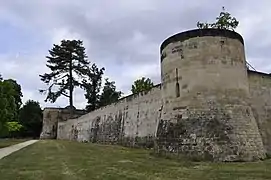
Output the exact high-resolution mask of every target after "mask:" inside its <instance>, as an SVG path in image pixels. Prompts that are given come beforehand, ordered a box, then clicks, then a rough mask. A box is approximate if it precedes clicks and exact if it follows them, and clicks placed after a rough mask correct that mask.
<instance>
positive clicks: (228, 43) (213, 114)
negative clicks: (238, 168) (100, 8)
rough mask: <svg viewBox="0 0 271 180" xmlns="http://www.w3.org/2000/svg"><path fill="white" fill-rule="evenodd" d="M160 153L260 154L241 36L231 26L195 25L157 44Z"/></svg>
mask: <svg viewBox="0 0 271 180" xmlns="http://www.w3.org/2000/svg"><path fill="white" fill-rule="evenodd" d="M160 51H161V76H162V100H163V115H162V117H161V120H160V123H159V126H158V130H157V141H156V148H155V149H156V152H158V153H160V154H168V153H170V154H175V155H181V154H184V155H188V156H191V157H193V158H197V159H209V160H210V159H212V160H215V161H252V160H258V159H262V158H264V157H265V152H264V148H263V143H262V139H261V136H260V134H259V131H258V128H257V124H256V121H255V118H254V116H253V113H252V111H251V108H250V106H249V104H248V102H249V98H250V97H249V86H248V79H247V68H246V61H245V50H244V41H243V38H242V37H241V35H239V34H238V33H236V32H233V31H229V30H221V29H196V30H190V31H186V32H182V33H179V34H176V35H173V36H171V37H169V38H168V39H166V40H165V41H164V42H163V43H162V45H161V50H160Z"/></svg>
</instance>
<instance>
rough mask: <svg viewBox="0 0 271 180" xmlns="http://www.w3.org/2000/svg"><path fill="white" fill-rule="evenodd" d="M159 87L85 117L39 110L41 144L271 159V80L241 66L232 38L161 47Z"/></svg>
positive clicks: (187, 37)
mask: <svg viewBox="0 0 271 180" xmlns="http://www.w3.org/2000/svg"><path fill="white" fill-rule="evenodd" d="M160 51H161V84H158V85H156V86H155V87H153V88H152V89H151V90H150V91H148V92H141V93H139V94H132V95H130V96H127V97H124V98H122V99H120V100H119V101H118V102H117V103H113V104H110V105H108V106H105V107H103V108H100V109H97V110H95V111H93V112H90V113H88V114H84V115H82V114H83V112H82V111H79V112H80V113H77V115H76V116H74V117H72V118H69V116H67V113H65V112H66V111H67V110H66V109H65V108H64V109H55V108H53V109H52V108H46V109H45V110H44V112H43V113H44V119H43V131H42V133H41V138H52V139H54V138H57V139H68V140H75V141H79V142H96V143H104V144H119V145H124V146H129V147H145V148H154V152H155V153H157V154H159V155H162V156H168V155H170V156H175V157H176V158H178V157H180V156H187V157H191V158H196V159H200V160H213V161H255V160H261V159H264V158H266V156H267V155H268V156H270V155H271V139H270V137H271V75H269V74H265V73H261V72H256V71H250V70H248V69H247V67H246V60H245V50H244V41H243V38H242V37H241V36H240V35H239V34H238V33H236V32H233V31H228V30H219V29H196V30H190V31H186V32H182V33H179V34H176V35H173V36H171V37H169V38H167V39H166V40H165V41H164V42H163V43H162V45H161V49H160Z"/></svg>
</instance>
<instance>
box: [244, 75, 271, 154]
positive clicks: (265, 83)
mask: <svg viewBox="0 0 271 180" xmlns="http://www.w3.org/2000/svg"><path fill="white" fill-rule="evenodd" d="M248 79H249V88H250V94H251V106H252V110H253V114H254V116H255V118H256V120H257V123H258V128H259V130H260V133H261V136H262V140H263V144H264V147H265V149H266V151H267V154H268V156H271V75H270V74H264V73H260V72H255V71H249V73H248Z"/></svg>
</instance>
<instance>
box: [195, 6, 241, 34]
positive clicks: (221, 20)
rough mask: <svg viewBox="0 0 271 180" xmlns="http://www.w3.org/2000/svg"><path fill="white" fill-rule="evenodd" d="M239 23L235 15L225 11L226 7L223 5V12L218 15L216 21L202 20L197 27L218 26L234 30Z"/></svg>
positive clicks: (218, 27)
mask: <svg viewBox="0 0 271 180" xmlns="http://www.w3.org/2000/svg"><path fill="white" fill-rule="evenodd" d="M238 25H239V21H237V19H236V18H235V17H231V14H230V13H229V12H225V8H224V7H222V12H220V14H219V16H218V17H216V22H215V23H202V22H198V23H197V27H198V28H199V29H207V28H217V29H227V30H232V31H234V30H235V29H236V27H237V26H238Z"/></svg>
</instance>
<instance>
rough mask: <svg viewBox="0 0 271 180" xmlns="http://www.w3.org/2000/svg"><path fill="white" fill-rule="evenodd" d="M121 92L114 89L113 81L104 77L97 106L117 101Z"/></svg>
mask: <svg viewBox="0 0 271 180" xmlns="http://www.w3.org/2000/svg"><path fill="white" fill-rule="evenodd" d="M121 94H122V92H120V91H116V86H115V82H114V81H111V82H110V81H109V80H108V78H106V79H105V85H104V87H103V92H102V94H101V96H100V102H99V106H100V107H102V106H106V105H108V104H111V103H114V102H116V101H118V99H119V98H120V97H121Z"/></svg>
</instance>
